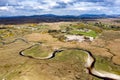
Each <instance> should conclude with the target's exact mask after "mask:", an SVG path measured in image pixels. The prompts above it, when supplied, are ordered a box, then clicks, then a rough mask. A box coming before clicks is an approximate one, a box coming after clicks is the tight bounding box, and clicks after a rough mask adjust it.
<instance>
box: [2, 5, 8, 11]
mask: <svg viewBox="0 0 120 80" xmlns="http://www.w3.org/2000/svg"><path fill="white" fill-rule="evenodd" d="M0 10H1V11H8V10H9V8H8V7H6V6H3V7H0Z"/></svg>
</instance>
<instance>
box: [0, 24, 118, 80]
mask: <svg viewBox="0 0 120 80" xmlns="http://www.w3.org/2000/svg"><path fill="white" fill-rule="evenodd" d="M106 25H107V24H105V25H102V26H104V27H101V23H99V24H97V25H96V24H94V23H93V22H88V23H84V22H58V23H39V24H22V25H1V26H0V80H102V79H99V78H97V77H95V76H92V75H90V74H89V73H88V71H87V69H86V68H85V67H84V59H82V58H84V54H83V52H82V51H80V52H79V51H64V52H61V53H60V54H57V55H56V57H55V58H52V59H48V60H39V59H34V58H32V57H46V56H48V55H49V54H50V53H52V52H53V51H54V50H57V49H60V48H64V47H67V48H82V49H86V50H88V51H90V52H91V53H92V55H93V56H94V57H95V59H96V63H95V68H96V69H97V70H104V71H107V72H113V73H115V74H119V75H120V53H119V52H120V47H119V46H120V30H119V29H116V28H114V29H112V28H111V27H110V28H109V27H108V26H107V27H106ZM108 25H111V24H108ZM117 26H118V25H117ZM117 28H118V27H117ZM65 35H79V36H84V37H85V41H82V42H78V41H77V40H72V41H66V37H65ZM86 36H87V37H88V36H90V37H93V38H94V40H93V41H89V39H88V38H86ZM23 50H24V53H25V55H27V56H29V57H24V56H21V55H20V54H19V53H20V52H21V51H23ZM78 56H79V57H78Z"/></svg>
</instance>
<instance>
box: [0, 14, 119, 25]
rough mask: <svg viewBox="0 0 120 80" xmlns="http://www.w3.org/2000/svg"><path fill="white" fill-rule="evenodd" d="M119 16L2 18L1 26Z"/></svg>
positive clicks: (52, 15)
mask: <svg viewBox="0 0 120 80" xmlns="http://www.w3.org/2000/svg"><path fill="white" fill-rule="evenodd" d="M118 16H119V15H105V14H98V15H97V14H83V15H79V16H73V15H64V16H58V15H54V14H45V15H33V16H13V17H0V24H24V23H40V22H60V21H81V20H83V19H98V18H116V17H118Z"/></svg>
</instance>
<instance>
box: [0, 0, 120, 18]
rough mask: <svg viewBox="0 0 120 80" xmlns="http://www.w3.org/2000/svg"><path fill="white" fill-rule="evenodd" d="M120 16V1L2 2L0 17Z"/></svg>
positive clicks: (19, 0)
mask: <svg viewBox="0 0 120 80" xmlns="http://www.w3.org/2000/svg"><path fill="white" fill-rule="evenodd" d="M41 14H56V15H80V14H120V0H0V16H21V15H25V16H29V15H41Z"/></svg>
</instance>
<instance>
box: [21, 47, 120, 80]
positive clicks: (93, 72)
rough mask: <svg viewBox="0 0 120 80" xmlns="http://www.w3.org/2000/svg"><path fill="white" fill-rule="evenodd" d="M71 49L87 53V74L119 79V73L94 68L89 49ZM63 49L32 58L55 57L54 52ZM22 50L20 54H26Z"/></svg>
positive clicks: (105, 79)
mask: <svg viewBox="0 0 120 80" xmlns="http://www.w3.org/2000/svg"><path fill="white" fill-rule="evenodd" d="M71 49H77V50H82V51H84V52H85V53H86V54H87V59H86V63H85V67H86V68H87V69H88V71H89V74H91V75H93V76H96V77H98V78H101V79H104V80H120V75H117V74H113V73H109V72H106V71H102V70H99V71H98V70H96V69H95V68H94V64H95V58H94V57H93V55H92V53H91V52H90V51H88V50H85V49H79V48H71ZM25 50H26V49H25ZM64 50H66V49H61V50H55V51H54V52H53V53H51V54H50V55H48V56H47V57H42V58H37V57H32V58H35V59H51V58H54V57H55V54H56V53H58V52H61V51H64ZM23 51H24V50H22V51H21V52H20V55H22V56H26V55H24V53H23ZM27 57H31V56H27Z"/></svg>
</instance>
